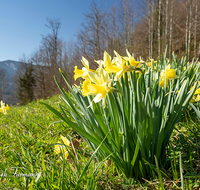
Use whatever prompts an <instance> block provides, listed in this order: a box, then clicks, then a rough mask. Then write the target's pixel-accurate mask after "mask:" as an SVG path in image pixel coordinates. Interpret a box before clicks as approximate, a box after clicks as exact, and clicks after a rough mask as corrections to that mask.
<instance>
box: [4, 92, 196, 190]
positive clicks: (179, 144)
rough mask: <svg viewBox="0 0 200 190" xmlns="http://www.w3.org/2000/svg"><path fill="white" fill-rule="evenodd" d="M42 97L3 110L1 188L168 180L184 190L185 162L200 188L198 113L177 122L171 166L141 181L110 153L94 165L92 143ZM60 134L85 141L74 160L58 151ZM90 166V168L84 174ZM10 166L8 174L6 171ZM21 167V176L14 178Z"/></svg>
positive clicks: (188, 180) (188, 185) (124, 185)
mask: <svg viewBox="0 0 200 190" xmlns="http://www.w3.org/2000/svg"><path fill="white" fill-rule="evenodd" d="M42 101H43V102H45V103H48V104H49V105H52V106H54V107H55V108H56V109H59V105H58V104H59V103H61V102H60V99H59V97H58V96H55V97H53V98H50V99H47V100H42ZM38 102H39V101H38ZM38 102H32V103H29V104H27V105H26V106H15V107H11V108H10V111H9V112H8V113H7V115H4V114H1V115H0V175H1V177H0V181H1V182H0V189H9V188H10V189H13V188H16V189H75V188H76V189H84V188H85V189H159V188H161V187H162V185H163V186H164V187H165V189H170V188H173V189H180V188H181V175H180V167H182V169H183V180H182V184H184V186H185V189H195V188H196V189H198V188H199V183H200V182H199V173H200V168H199V163H200V159H199V142H200V141H199V122H198V120H196V118H195V117H194V116H193V117H191V118H187V121H186V117H184V119H182V122H180V123H179V124H178V125H176V129H177V131H174V133H173V135H172V138H171V141H170V145H169V147H168V149H169V150H170V154H169V155H168V159H169V160H170V163H171V167H170V170H165V168H159V169H160V178H159V175H158V172H157V171H158V168H156V166H152V170H154V172H155V176H154V179H153V178H152V179H150V180H149V179H148V180H147V179H143V180H141V181H137V180H135V179H132V178H130V179H126V178H125V176H124V175H123V174H121V173H120V172H119V171H118V170H117V168H116V167H115V165H114V164H113V163H112V162H111V161H110V159H109V158H108V160H107V161H106V160H105V161H103V162H102V163H100V162H99V161H98V160H97V159H96V158H95V155H94V157H93V158H92V160H91V163H90V164H89V163H88V161H89V160H90V158H91V155H92V153H91V151H90V149H89V148H88V147H87V145H86V144H85V143H84V142H83V141H82V140H81V139H80V137H79V136H78V135H77V134H76V133H75V132H74V131H72V129H70V128H68V127H67V126H66V124H65V126H64V123H59V122H57V121H59V118H57V117H56V116H55V115H54V114H52V113H51V112H49V111H48V110H47V109H46V108H45V107H44V106H42V105H41V104H39V103H38ZM189 116H190V115H189ZM60 135H63V136H65V137H67V138H68V139H69V140H74V139H78V140H80V142H81V144H80V146H81V148H82V150H81V151H80V150H75V149H74V151H73V152H71V156H72V158H71V159H64V157H63V155H62V154H58V155H56V154H55V153H54V145H55V143H56V142H58V141H59V140H60ZM179 152H181V155H182V164H181V165H180V154H179ZM87 164H88V166H87ZM85 166H87V167H86V172H85V173H83V171H84V169H85ZM13 167H17V168H18V171H17V172H16V170H14V169H13ZM5 171H6V174H7V175H8V176H3V175H2V174H4V173H5ZM15 172H16V173H17V174H18V176H17V175H16V176H15V177H14V176H13V175H14V173H15ZM82 173H83V175H82V177H81V174H82ZM19 174H35V175H36V176H33V177H23V176H20V175H19ZM9 175H10V177H9ZM11 176H12V177H11ZM80 177H81V178H80ZM79 179H81V180H79ZM159 179H160V180H159ZM161 180H162V181H161Z"/></svg>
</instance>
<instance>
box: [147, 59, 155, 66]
mask: <svg viewBox="0 0 200 190" xmlns="http://www.w3.org/2000/svg"><path fill="white" fill-rule="evenodd" d="M149 60H150V61H147V64H148V66H149V67H151V68H152V62H153V63H154V64H156V63H157V61H154V59H149Z"/></svg>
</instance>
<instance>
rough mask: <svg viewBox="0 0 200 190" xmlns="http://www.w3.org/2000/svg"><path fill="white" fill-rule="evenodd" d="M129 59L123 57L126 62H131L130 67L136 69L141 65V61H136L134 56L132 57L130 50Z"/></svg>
mask: <svg viewBox="0 0 200 190" xmlns="http://www.w3.org/2000/svg"><path fill="white" fill-rule="evenodd" d="M126 53H127V55H128V57H123V58H124V59H125V60H126V61H129V63H130V65H132V66H134V67H138V66H139V65H140V61H136V60H135V58H134V56H132V55H131V54H130V53H129V52H128V50H126Z"/></svg>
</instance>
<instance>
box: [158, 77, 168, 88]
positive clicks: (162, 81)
mask: <svg viewBox="0 0 200 190" xmlns="http://www.w3.org/2000/svg"><path fill="white" fill-rule="evenodd" d="M164 85H165V79H163V80H161V81H160V82H159V86H160V87H162V88H163V87H164ZM167 86H168V81H167V80H166V87H167Z"/></svg>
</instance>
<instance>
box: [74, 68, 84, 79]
mask: <svg viewBox="0 0 200 190" xmlns="http://www.w3.org/2000/svg"><path fill="white" fill-rule="evenodd" d="M84 72H85V71H83V70H80V69H78V68H77V66H75V67H74V80H76V79H77V78H80V77H82V76H83V74H84Z"/></svg>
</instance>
